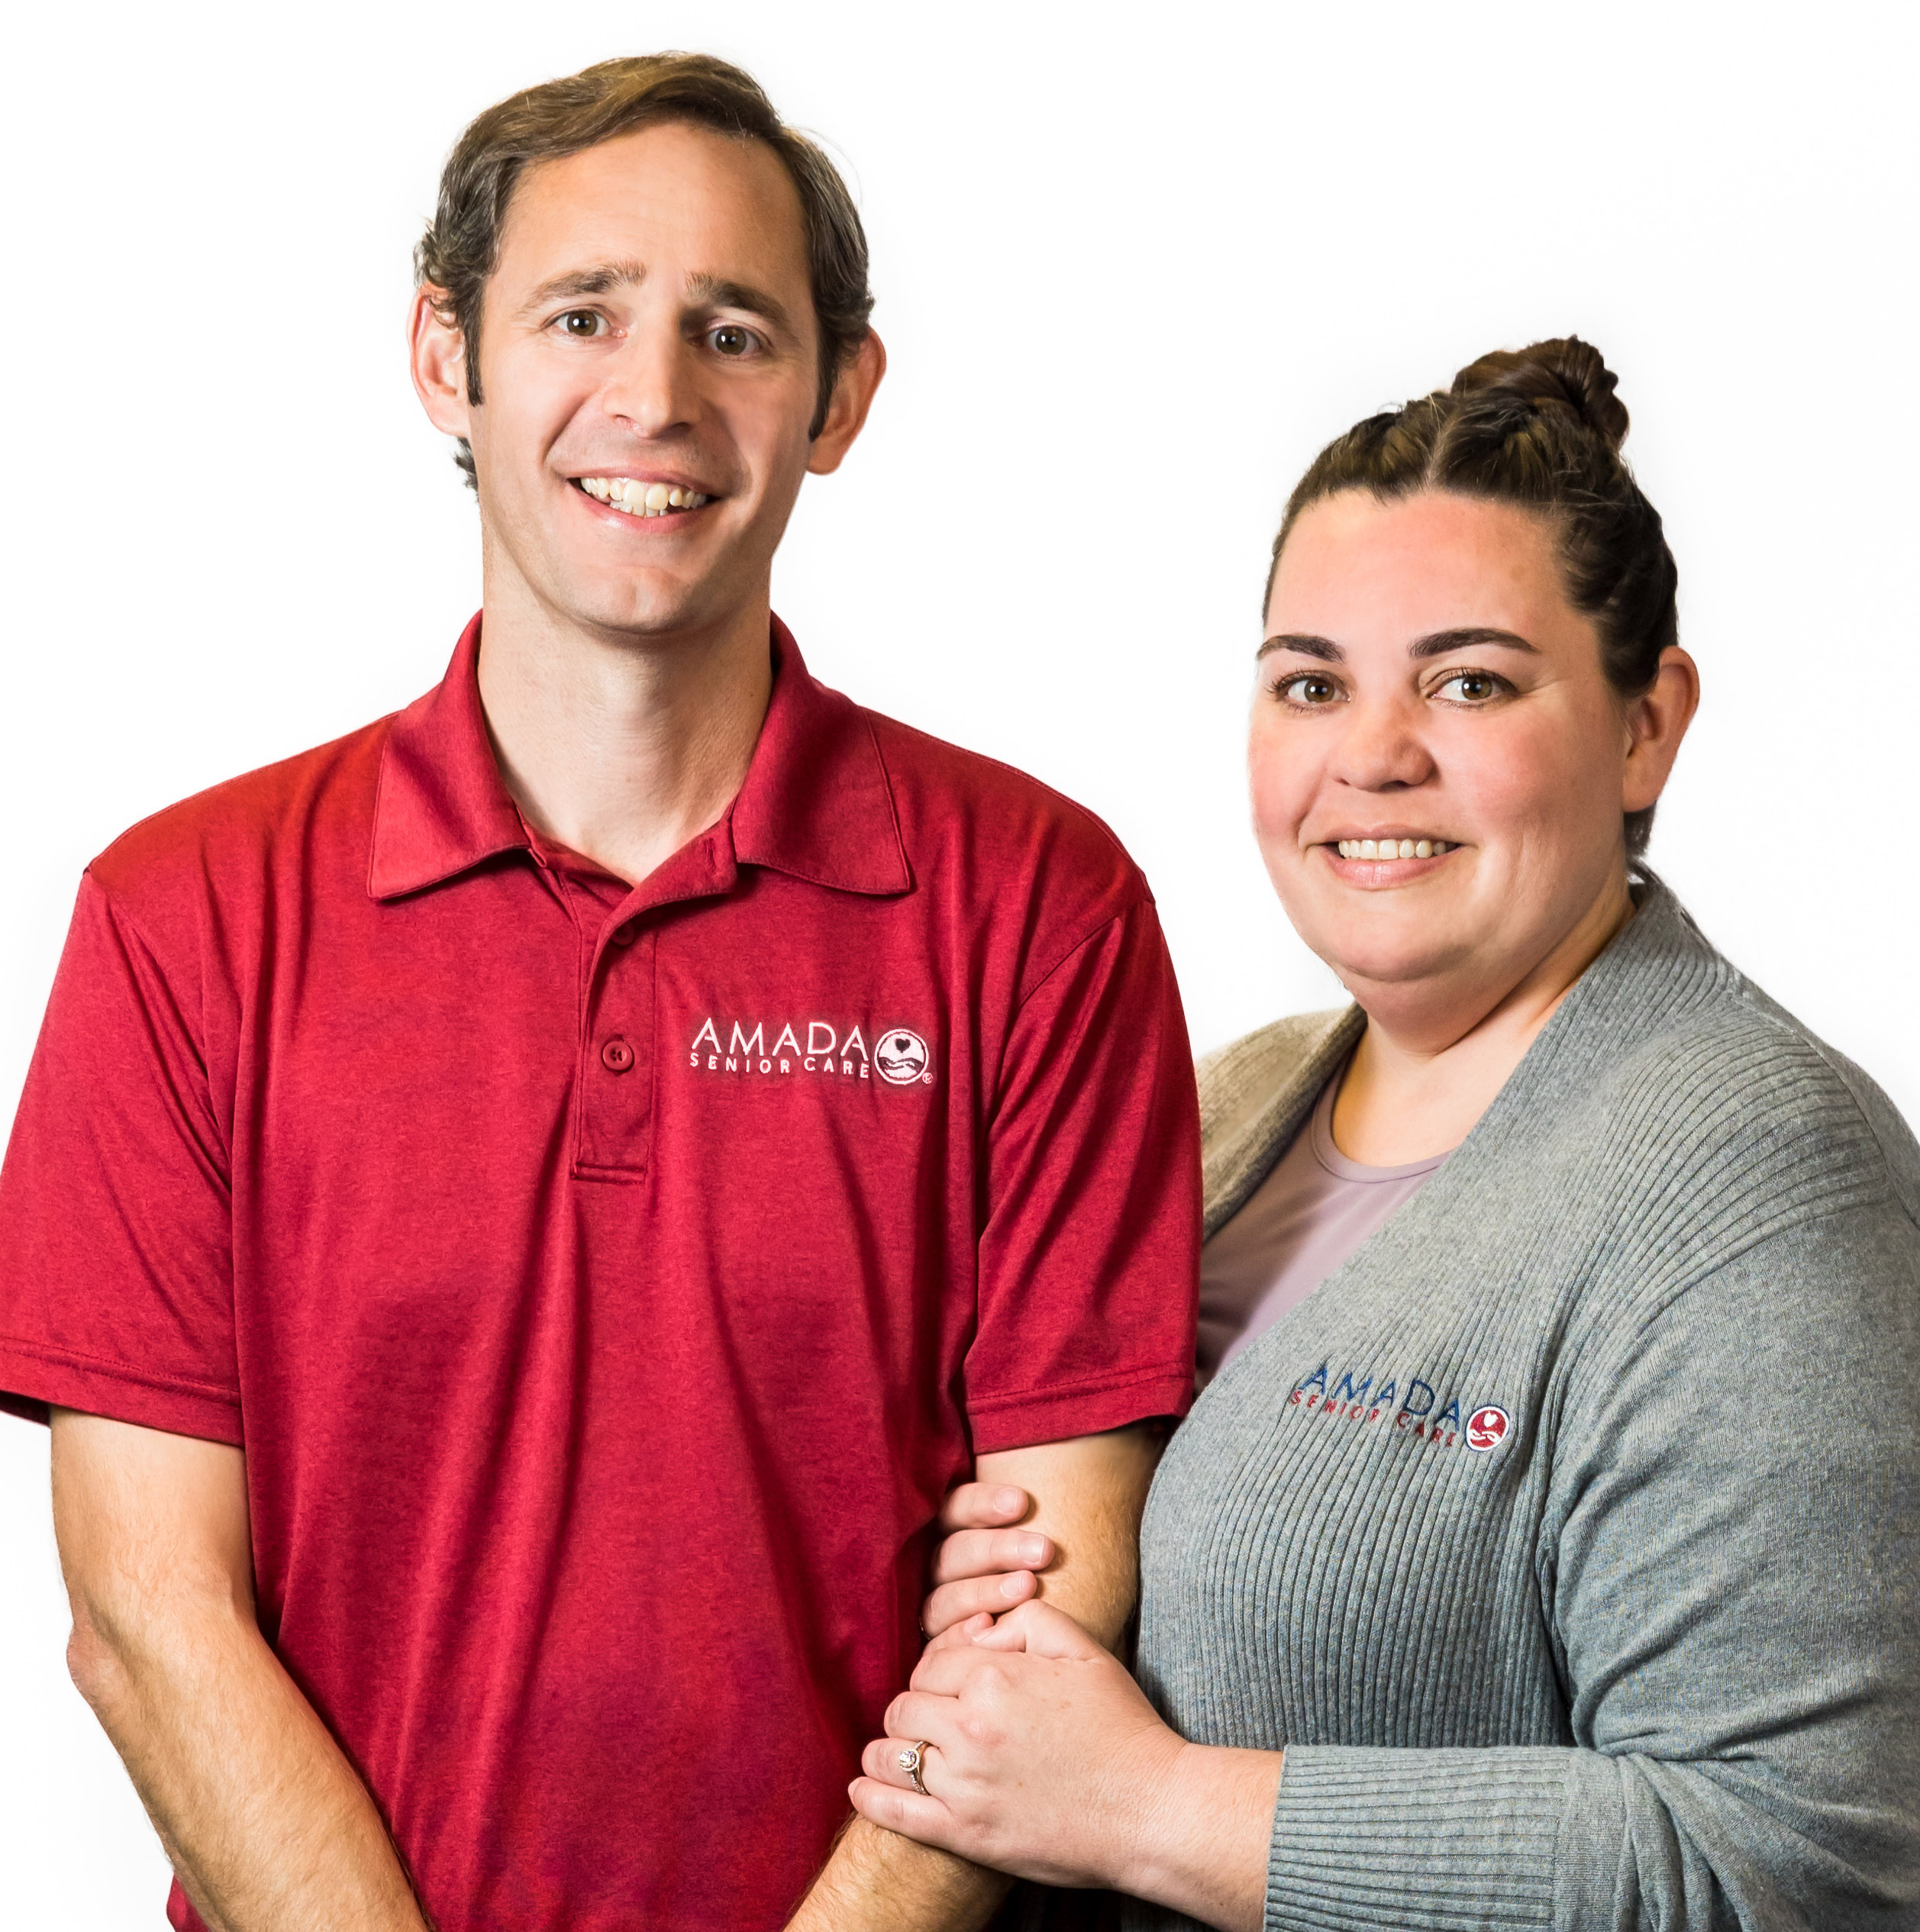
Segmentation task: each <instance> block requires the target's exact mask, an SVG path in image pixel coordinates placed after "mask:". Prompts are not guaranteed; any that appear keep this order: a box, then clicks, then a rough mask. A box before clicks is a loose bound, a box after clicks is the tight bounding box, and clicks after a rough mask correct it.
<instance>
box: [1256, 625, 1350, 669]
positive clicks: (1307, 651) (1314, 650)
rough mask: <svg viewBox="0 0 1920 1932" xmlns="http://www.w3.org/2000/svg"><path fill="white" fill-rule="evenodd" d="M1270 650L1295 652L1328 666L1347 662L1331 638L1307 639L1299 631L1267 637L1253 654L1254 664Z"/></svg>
mask: <svg viewBox="0 0 1920 1932" xmlns="http://www.w3.org/2000/svg"><path fill="white" fill-rule="evenodd" d="M1270 650H1297V651H1298V652H1299V653H1300V655H1301V656H1302V657H1317V658H1318V659H1320V660H1321V662H1322V663H1328V664H1344V663H1345V662H1346V661H1347V653H1345V652H1344V650H1341V648H1340V647H1339V646H1338V644H1337V643H1334V640H1332V638H1331V637H1309V636H1307V635H1305V634H1303V633H1301V632H1299V631H1281V632H1280V633H1279V634H1278V635H1277V636H1275V637H1269V638H1268V639H1267V641H1266V643H1263V644H1262V645H1261V646H1260V649H1259V650H1257V651H1256V652H1255V653H1254V663H1259V662H1260V660H1261V659H1262V658H1263V657H1264V656H1266V655H1267V653H1268V652H1269V651H1270Z"/></svg>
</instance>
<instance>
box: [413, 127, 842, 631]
mask: <svg viewBox="0 0 1920 1932" xmlns="http://www.w3.org/2000/svg"><path fill="white" fill-rule="evenodd" d="M431 326H432V324H425V325H424V327H428V328H431ZM422 327H423V325H422V324H420V323H419V322H418V320H417V323H416V338H417V340H418V337H419V336H420V334H421V328H422ZM818 342H819V336H818V323H817V321H816V320H815V314H814V308H813V300H812V289H811V285H810V283H809V281H808V273H807V260H806V253H805V221H804V217H803V214H802V209H801V205H800V201H799V195H798V194H797V193H796V192H795V189H794V187H793V184H792V182H791V181H790V180H789V178H788V176H787V174H786V170H785V169H784V168H783V166H781V164H780V163H779V160H777V158H776V156H774V154H773V153H772V151H771V150H769V149H768V148H766V147H764V146H763V145H762V144H760V143H759V142H757V141H751V140H732V139H730V138H728V137H725V136H724V135H721V134H715V133H714V132H712V131H710V130H708V129H706V128H703V127H690V126H686V125H679V124H668V125H664V126H659V127H648V128H644V129H642V130H641V131H639V132H637V133H635V134H625V135H622V136H621V137H618V139H615V140H609V141H606V142H604V143H602V144H601V145H600V146H599V147H592V148H589V149H586V150H585V151H584V152H582V153H579V154H575V155H571V156H568V157H567V158H566V159H565V160H559V161H549V162H544V163H541V164H540V165H538V166H535V167H533V168H531V169H528V171H527V173H525V174H524V176H522V177H521V180H520V182H519V183H518V186H517V187H516V189H515V192H514V195H513V197H512V199H511V202H510V203H509V205H508V213H507V217H506V221H505V227H504V229H503V231H502V236H501V243H500V256H499V266H498V267H497V268H496V269H495V272H494V273H493V275H492V278H491V279H490V280H489V282H488V283H487V286H486V296H485V303H484V308H483V311H482V319H481V324H480V342H479V358H480V369H479V373H480V388H481V392H482V395H483V397H484V398H485V401H484V402H482V404H480V405H476V406H470V405H467V404H466V402H465V400H464V396H463V393H461V392H460V388H459V385H457V383H456V382H448V383H447V385H446V388H445V391H444V395H442V396H441V397H440V398H439V401H440V407H438V408H436V406H435V402H436V398H434V397H433V396H431V395H428V385H426V384H424V383H423V384H422V394H423V396H424V397H426V398H427V400H428V409H429V413H430V414H433V415H434V420H435V421H436V422H437V424H439V426H440V427H441V428H443V429H447V430H449V431H450V432H451V433H453V434H465V435H466V437H467V438H468V440H470V443H472V445H473V460H474V464H475V467H476V472H477V474H478V479H479V497H480V510H481V516H482V523H483V525H484V527H485V532H486V542H487V545H488V567H489V579H490V583H491V582H492V580H493V579H494V578H495V576H496V574H497V573H499V572H502V571H507V572H510V573H512V574H513V575H515V576H518V579H520V580H521V582H522V583H523V584H524V586H525V587H526V589H528V591H529V592H531V594H532V596H533V598H534V599H535V600H536V601H537V602H538V603H539V604H540V605H544V607H546V608H547V610H548V611H550V614H552V615H553V616H554V617H556V618H560V620H562V621H570V622H572V623H574V624H579V625H582V626H584V627H587V628H589V629H592V630H595V631H602V632H615V633H622V634H628V635H633V634H640V635H643V636H657V635H660V634H670V633H674V632H682V631H691V630H698V629H703V628H706V627H712V626H715V625H724V624H725V623H726V622H727V621H728V619H729V618H731V617H732V616H734V615H735V614H737V613H738V612H739V611H741V609H742V608H745V607H747V605H750V604H752V603H753V602H755V601H756V600H760V599H763V598H764V597H765V595H766V584H767V580H768V576H769V573H770V566H771V563H772V559H773V551H774V548H775V547H776V545H777V544H778V543H779V540H780V535H781V533H782V531H783V530H784V529H785V527H786V520H787V518H788V515H789V513H790V512H791V511H792V508H793V503H794V499H795V496H796V495H797V494H798V493H799V488H800V481H801V479H802V476H805V473H807V471H808V469H832V468H833V467H834V466H835V465H836V464H837V463H838V461H839V460H840V457H841V455H842V454H843V453H844V450H845V447H846V445H847V443H850V441H851V440H852V434H853V432H854V431H857V428H858V427H859V425H858V423H857V421H856V422H854V424H853V425H852V430H851V431H848V432H847V433H846V434H844V435H840V434H837V432H836V431H835V430H834V427H832V426H830V427H829V431H828V434H825V435H823V437H821V440H820V443H819V444H818V445H815V444H813V443H810V442H809V440H808V435H807V431H808V426H809V425H810V424H811V423H812V420H813V416H814V413H815V406H816V404H817V402H818V371H819V357H818ZM416 367H418V363H417V364H416ZM861 413H863V411H862V412H861ZM623 506H631V507H623ZM649 506H657V508H653V509H652V511H651V513H649ZM489 594H490V595H491V594H492V592H491V590H490V592H489Z"/></svg>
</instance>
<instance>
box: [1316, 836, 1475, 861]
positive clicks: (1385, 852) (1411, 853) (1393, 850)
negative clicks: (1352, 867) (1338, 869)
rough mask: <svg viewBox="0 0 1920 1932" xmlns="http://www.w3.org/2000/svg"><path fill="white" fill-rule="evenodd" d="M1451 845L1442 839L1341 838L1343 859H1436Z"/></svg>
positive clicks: (1451, 848) (1448, 849) (1447, 850)
mask: <svg viewBox="0 0 1920 1932" xmlns="http://www.w3.org/2000/svg"><path fill="white" fill-rule="evenodd" d="M1453 849H1454V848H1453V847H1452V846H1450V845H1449V844H1448V843H1447V841H1446V840H1444V839H1342V840H1341V841H1340V856H1341V857H1342V858H1343V859H1438V857H1439V856H1440V855H1441V853H1443V852H1450V851H1452V850H1453Z"/></svg>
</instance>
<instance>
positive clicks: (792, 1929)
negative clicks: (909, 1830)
mask: <svg viewBox="0 0 1920 1932" xmlns="http://www.w3.org/2000/svg"><path fill="white" fill-rule="evenodd" d="M1012 1888H1013V1881H1012V1879H1009V1878H1008V1877H1006V1876H1005V1875H1004V1874H1002V1873H1001V1872H989V1871H988V1870H987V1869H986V1867H985V1866H979V1865H971V1864H969V1863H967V1861H966V1859H963V1858H956V1857H955V1856H954V1855H953V1853H951V1852H943V1851H937V1850H934V1847H932V1846H931V1845H917V1844H915V1843H914V1841H913V1840H912V1839H911V1838H902V1837H897V1836H896V1835H895V1834H894V1833H892V1832H891V1831H883V1830H881V1829H880V1827H879V1826H878V1825H874V1824H868V1823H867V1821H866V1820H865V1819H864V1818H854V1819H851V1820H850V1821H848V1824H847V1828H846V1830H844V1831H843V1832H842V1833H841V1834H840V1837H839V1840H838V1841H837V1843H835V1845H834V1850H833V1856H831V1858H830V1859H828V1861H827V1865H826V1869H824V1871H823V1872H821V1874H820V1876H819V1877H818V1879H815V1881H814V1884H813V1889H812V1891H811V1892H808V1894H807V1898H806V1903H805V1905H802V1907H801V1908H800V1909H799V1911H797V1912H796V1913H795V1914H794V1915H793V1917H792V1918H791V1919H789V1921H787V1932H978V1928H979V1927H981V1926H983V1925H985V1924H986V1922H987V1921H988V1920H989V1919H990V1918H992V1916H993V1914H995V1911H998V1910H999V1906H1000V1901H1002V1899H1003V1898H1005V1897H1006V1895H1007V1894H1008V1892H1010V1891H1012Z"/></svg>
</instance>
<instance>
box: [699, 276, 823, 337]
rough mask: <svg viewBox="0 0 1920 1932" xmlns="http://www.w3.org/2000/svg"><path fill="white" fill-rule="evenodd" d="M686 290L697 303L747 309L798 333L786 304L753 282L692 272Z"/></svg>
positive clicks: (710, 306)
mask: <svg viewBox="0 0 1920 1932" xmlns="http://www.w3.org/2000/svg"><path fill="white" fill-rule="evenodd" d="M686 292H687V299H688V301H689V302H698V303H699V304H700V305H702V307H703V308H744V309H745V310H746V311H747V314H750V315H757V316H759V317H760V319H761V320H762V321H766V322H771V323H772V324H773V326H774V327H776V329H779V330H780V331H783V333H784V334H788V335H792V334H795V333H796V331H795V328H794V326H793V318H792V316H790V315H789V314H788V313H787V312H786V304H785V303H784V302H781V301H780V300H779V298H777V297H776V296H773V295H769V294H768V293H767V292H766V290H765V289H756V288H755V287H754V286H753V285H752V284H751V283H750V282H729V281H728V280H727V279H726V278H725V277H724V276H718V275H690V276H688V277H687V283H686Z"/></svg>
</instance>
